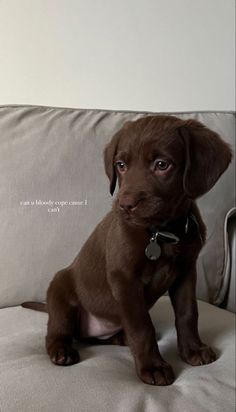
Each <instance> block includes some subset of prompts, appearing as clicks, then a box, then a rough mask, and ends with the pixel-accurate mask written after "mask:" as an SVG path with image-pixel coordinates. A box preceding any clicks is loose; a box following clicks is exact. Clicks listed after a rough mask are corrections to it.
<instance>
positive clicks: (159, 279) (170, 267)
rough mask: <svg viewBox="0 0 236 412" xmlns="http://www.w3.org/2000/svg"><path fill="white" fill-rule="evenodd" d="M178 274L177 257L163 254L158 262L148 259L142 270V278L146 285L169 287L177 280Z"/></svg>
mask: <svg viewBox="0 0 236 412" xmlns="http://www.w3.org/2000/svg"><path fill="white" fill-rule="evenodd" d="M176 275H177V272H176V270H175V258H174V257H167V256H163V257H160V258H159V259H158V260H157V261H156V262H153V261H148V259H147V260H146V261H145V263H144V265H143V268H142V270H141V275H140V278H141V281H142V282H143V284H144V285H149V286H153V287H155V288H159V287H160V288H165V287H166V288H168V287H169V286H170V284H171V283H172V282H173V281H174V280H175V277H176Z"/></svg>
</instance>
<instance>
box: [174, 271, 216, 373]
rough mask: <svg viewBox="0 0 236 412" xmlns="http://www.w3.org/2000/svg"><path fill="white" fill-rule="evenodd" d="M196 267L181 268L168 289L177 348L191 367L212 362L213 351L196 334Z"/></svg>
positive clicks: (213, 359) (214, 357) (214, 356)
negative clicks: (172, 309)
mask: <svg viewBox="0 0 236 412" xmlns="http://www.w3.org/2000/svg"><path fill="white" fill-rule="evenodd" d="M196 276H197V274H196V267H195V263H194V264H193V265H191V266H190V267H188V268H187V267H182V268H181V273H180V275H179V277H178V278H177V279H176V281H175V283H174V284H173V285H172V286H171V288H170V289H169V295H170V298H171V302H172V305H173V308H174V312H175V325H176V330H177V337H178V346H179V351H180V355H181V357H182V359H183V360H184V361H186V362H187V363H189V364H190V365H192V366H197V365H204V364H207V363H211V362H214V361H215V360H216V355H215V353H214V352H213V350H212V349H211V348H210V347H208V346H207V345H205V344H204V343H202V341H201V339H200V337H199V333H198V308H197V300H196V296H195V295H196V293H195V288H196Z"/></svg>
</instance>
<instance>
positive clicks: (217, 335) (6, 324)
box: [0, 297, 235, 412]
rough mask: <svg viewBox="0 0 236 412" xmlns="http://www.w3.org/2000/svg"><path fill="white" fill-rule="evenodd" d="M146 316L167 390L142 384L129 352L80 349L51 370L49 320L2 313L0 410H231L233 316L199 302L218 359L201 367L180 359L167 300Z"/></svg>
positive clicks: (15, 311)
mask: <svg viewBox="0 0 236 412" xmlns="http://www.w3.org/2000/svg"><path fill="white" fill-rule="evenodd" d="M151 315H152V319H153V322H154V324H155V326H156V329H157V330H158V340H159V346H160V351H161V353H162V355H163V357H164V358H165V359H166V360H167V361H168V362H169V363H171V364H172V366H173V368H174V371H175V375H176V380H175V382H174V383H173V385H171V386H166V387H155V386H149V385H145V384H144V383H142V382H141V381H140V380H139V379H138V378H137V376H136V373H135V368H134V362H133V359H132V356H131V354H130V350H129V348H127V347H118V346H110V345H109V346H105V345H99V346H94V345H93V346H88V345H84V344H83V345H80V347H81V348H80V355H81V359H82V360H81V363H79V364H77V365H74V366H69V367H60V366H55V365H53V364H52V363H51V362H50V361H49V358H48V356H47V354H46V352H45V346H44V339H45V333H46V324H47V315H46V314H45V313H39V312H34V311H31V310H27V309H23V308H21V307H19V306H17V307H11V308H5V309H0V330H1V335H0V411H1V412H15V411H19V412H21V411H24V412H33V411H43V412H47V411H50V412H54V411H55V412H60V411H61V412H64V411H68V412H70V411H80V412H88V411H94V410H96V411H97V412H100V411H101V412H106V411H113V412H116V411H120V412H126V411H129V412H132V411H135V412H139V411H140V412H143V411H147V412H156V411H158V412H167V411H171V410H175V411H181V412H185V411H186V412H201V411H214V412H223V411H224V412H233V411H234V399H235V392H234V383H235V375H234V374H235V359H234V358H235V334H234V332H235V329H234V324H235V323H234V322H235V316H234V314H232V313H230V312H227V311H225V310H223V309H219V308H217V307H215V306H212V305H210V304H208V303H205V302H201V301H199V316H200V319H199V329H200V334H201V337H202V340H203V341H204V342H205V343H208V344H209V345H211V346H212V347H213V348H214V349H215V351H216V353H217V356H218V359H217V361H216V362H214V363H212V364H211V365H205V366H198V367H192V366H189V365H187V364H185V363H184V362H183V361H182V360H181V359H180V358H179V356H178V352H177V346H176V333H175V328H174V317H173V312H172V308H171V305H170V302H169V298H168V297H162V298H161V299H160V300H159V302H158V303H157V304H156V305H155V306H154V307H153V309H152V310H151Z"/></svg>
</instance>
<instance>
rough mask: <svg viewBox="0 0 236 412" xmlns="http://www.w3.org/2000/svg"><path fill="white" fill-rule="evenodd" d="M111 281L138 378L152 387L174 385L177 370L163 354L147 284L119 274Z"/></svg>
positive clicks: (113, 276) (112, 277) (113, 275)
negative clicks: (145, 294) (147, 292)
mask: <svg viewBox="0 0 236 412" xmlns="http://www.w3.org/2000/svg"><path fill="white" fill-rule="evenodd" d="M109 278H110V279H109V280H110V282H109V283H110V285H111V290H112V294H113V296H114V298H115V300H116V301H117V302H118V306H119V311H120V316H121V322H122V325H123V328H124V330H125V334H126V337H127V340H128V344H129V346H130V349H131V351H132V353H133V356H134V360H135V365H136V370H137V374H138V376H139V377H140V379H141V380H142V381H143V382H145V383H148V384H151V385H169V384H171V383H172V382H173V381H174V374H173V370H172V368H171V366H170V365H168V363H167V362H165V360H164V359H163V358H162V357H161V354H160V352H159V349H158V345H157V342H156V337H155V329H154V327H153V324H152V321H151V318H150V315H149V313H148V309H147V306H146V304H145V300H144V288H143V284H142V283H141V282H140V281H139V280H137V279H132V280H131V279H127V276H125V275H123V274H122V273H117V272H115V273H112V274H110V276H109Z"/></svg>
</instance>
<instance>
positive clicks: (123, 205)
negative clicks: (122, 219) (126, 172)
mask: <svg viewBox="0 0 236 412" xmlns="http://www.w3.org/2000/svg"><path fill="white" fill-rule="evenodd" d="M137 204H138V202H137V201H136V200H134V199H133V198H132V197H130V196H122V197H120V198H119V206H120V209H122V210H125V211H126V212H132V211H133V210H134V209H135V207H136V206H137Z"/></svg>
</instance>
